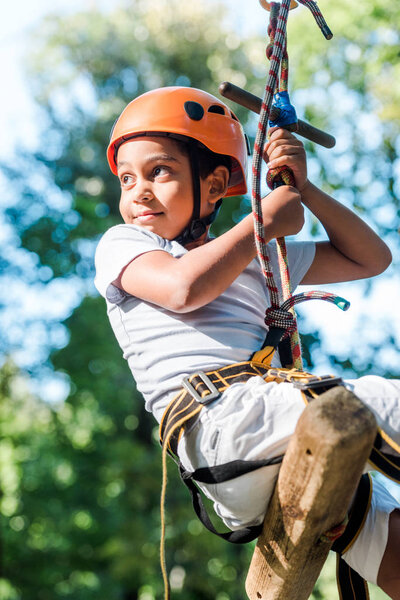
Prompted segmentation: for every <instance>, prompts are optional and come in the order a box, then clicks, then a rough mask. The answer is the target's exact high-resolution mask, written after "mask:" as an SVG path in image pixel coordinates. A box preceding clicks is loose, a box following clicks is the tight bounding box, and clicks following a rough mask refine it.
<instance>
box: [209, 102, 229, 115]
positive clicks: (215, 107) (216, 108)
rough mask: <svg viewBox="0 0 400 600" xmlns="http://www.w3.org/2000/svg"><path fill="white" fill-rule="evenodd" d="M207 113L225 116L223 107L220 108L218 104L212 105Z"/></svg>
mask: <svg viewBox="0 0 400 600" xmlns="http://www.w3.org/2000/svg"><path fill="white" fill-rule="evenodd" d="M208 112H211V113H217V114H218V115H224V114H225V111H224V107H223V106H220V105H219V104H213V105H212V106H210V108H209V109H208Z"/></svg>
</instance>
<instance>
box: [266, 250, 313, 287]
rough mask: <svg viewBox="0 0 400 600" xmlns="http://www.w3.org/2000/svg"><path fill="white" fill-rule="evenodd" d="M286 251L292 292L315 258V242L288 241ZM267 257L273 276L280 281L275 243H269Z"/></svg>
mask: <svg viewBox="0 0 400 600" xmlns="http://www.w3.org/2000/svg"><path fill="white" fill-rule="evenodd" d="M286 250H287V258H288V263H289V274H290V284H291V291H292V292H293V291H294V290H295V288H296V287H297V286H298V285H299V283H301V281H302V279H303V277H304V275H305V274H306V273H307V271H308V269H309V268H310V267H311V264H312V262H313V260H314V257H315V242H291V241H288V242H286ZM268 255H269V257H270V259H271V262H272V267H273V272H274V276H275V278H276V279H280V276H279V266H278V254H277V250H276V243H275V242H270V243H269V244H268Z"/></svg>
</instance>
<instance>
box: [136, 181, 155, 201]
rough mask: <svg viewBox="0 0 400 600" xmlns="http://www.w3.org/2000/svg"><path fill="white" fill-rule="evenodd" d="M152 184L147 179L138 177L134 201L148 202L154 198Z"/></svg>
mask: <svg viewBox="0 0 400 600" xmlns="http://www.w3.org/2000/svg"><path fill="white" fill-rule="evenodd" d="M153 197H154V196H153V192H152V189H151V184H150V182H149V181H148V180H147V179H144V178H138V179H137V180H136V185H135V193H134V197H133V201H134V202H147V201H149V200H151V199H152V198H153Z"/></svg>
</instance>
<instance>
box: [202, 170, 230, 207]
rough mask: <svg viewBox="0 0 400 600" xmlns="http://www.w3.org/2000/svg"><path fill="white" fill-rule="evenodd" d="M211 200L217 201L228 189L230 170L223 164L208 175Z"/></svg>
mask: <svg viewBox="0 0 400 600" xmlns="http://www.w3.org/2000/svg"><path fill="white" fill-rule="evenodd" d="M207 180H208V193H209V198H208V199H209V202H212V203H214V202H217V201H218V200H219V199H220V198H223V197H224V196H225V193H226V190H227V189H228V181H229V171H228V169H227V168H226V167H224V166H223V165H219V166H218V167H216V169H214V171H213V172H212V173H210V175H208V177H207Z"/></svg>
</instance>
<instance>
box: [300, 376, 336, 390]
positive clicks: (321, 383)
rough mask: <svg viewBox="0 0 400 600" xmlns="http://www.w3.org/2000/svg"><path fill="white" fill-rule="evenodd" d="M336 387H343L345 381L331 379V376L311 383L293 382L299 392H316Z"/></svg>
mask: <svg viewBox="0 0 400 600" xmlns="http://www.w3.org/2000/svg"><path fill="white" fill-rule="evenodd" d="M335 385H343V379H342V378H341V377H331V376H330V375H322V376H321V377H318V378H315V379H312V380H310V381H293V386H294V387H295V388H297V389H299V390H303V391H305V390H307V389H311V390H315V389H318V388H319V387H326V388H330V387H334V386H335Z"/></svg>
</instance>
